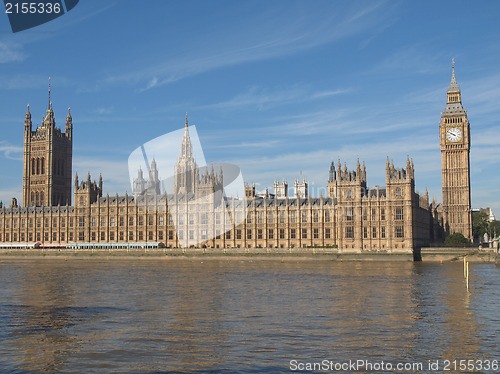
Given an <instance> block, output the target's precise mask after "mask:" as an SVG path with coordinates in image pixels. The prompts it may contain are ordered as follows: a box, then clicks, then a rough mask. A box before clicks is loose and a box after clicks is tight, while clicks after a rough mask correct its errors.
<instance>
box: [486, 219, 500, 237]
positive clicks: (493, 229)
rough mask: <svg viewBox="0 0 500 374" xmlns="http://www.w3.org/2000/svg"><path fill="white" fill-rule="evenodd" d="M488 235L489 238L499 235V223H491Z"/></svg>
mask: <svg viewBox="0 0 500 374" xmlns="http://www.w3.org/2000/svg"><path fill="white" fill-rule="evenodd" d="M488 234H489V235H490V236H492V237H493V236H495V235H497V236H498V235H500V221H491V222H490V224H489V227H488Z"/></svg>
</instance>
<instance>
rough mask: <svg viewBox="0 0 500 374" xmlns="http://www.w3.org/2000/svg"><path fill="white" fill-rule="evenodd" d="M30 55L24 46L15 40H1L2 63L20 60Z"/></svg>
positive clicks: (0, 61)
mask: <svg viewBox="0 0 500 374" xmlns="http://www.w3.org/2000/svg"><path fill="white" fill-rule="evenodd" d="M27 57H28V54H27V53H26V51H24V49H23V47H22V46H21V45H20V44H18V43H14V42H8V41H0V64H4V63H7V62H20V61H23V60H25V59H26V58H27Z"/></svg>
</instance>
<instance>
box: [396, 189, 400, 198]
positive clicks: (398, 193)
mask: <svg viewBox="0 0 500 374" xmlns="http://www.w3.org/2000/svg"><path fill="white" fill-rule="evenodd" d="M396 197H401V188H399V187H398V188H396Z"/></svg>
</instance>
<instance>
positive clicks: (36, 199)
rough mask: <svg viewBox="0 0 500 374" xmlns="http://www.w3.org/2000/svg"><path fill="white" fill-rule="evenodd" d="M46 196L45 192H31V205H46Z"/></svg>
mask: <svg viewBox="0 0 500 374" xmlns="http://www.w3.org/2000/svg"><path fill="white" fill-rule="evenodd" d="M44 201H45V194H44V193H43V191H41V192H38V191H37V192H33V191H32V192H31V203H32V204H35V205H45V204H44Z"/></svg>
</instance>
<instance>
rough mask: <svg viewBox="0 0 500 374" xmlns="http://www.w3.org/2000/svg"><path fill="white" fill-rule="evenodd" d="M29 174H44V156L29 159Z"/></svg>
mask: <svg viewBox="0 0 500 374" xmlns="http://www.w3.org/2000/svg"><path fill="white" fill-rule="evenodd" d="M31 174H32V175H39V174H45V157H37V158H32V159H31Z"/></svg>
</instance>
